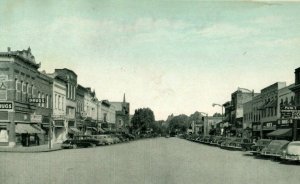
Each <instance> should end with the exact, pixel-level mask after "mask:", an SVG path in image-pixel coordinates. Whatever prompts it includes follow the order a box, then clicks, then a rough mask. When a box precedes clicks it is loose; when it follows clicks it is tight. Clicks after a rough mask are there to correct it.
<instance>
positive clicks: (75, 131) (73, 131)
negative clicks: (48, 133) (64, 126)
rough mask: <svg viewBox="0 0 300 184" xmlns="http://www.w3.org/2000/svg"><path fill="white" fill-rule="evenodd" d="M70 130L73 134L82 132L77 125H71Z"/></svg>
mask: <svg viewBox="0 0 300 184" xmlns="http://www.w3.org/2000/svg"><path fill="white" fill-rule="evenodd" d="M68 132H69V133H71V134H75V133H80V130H78V129H77V128H75V127H69V128H68Z"/></svg>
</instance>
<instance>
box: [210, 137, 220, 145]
mask: <svg viewBox="0 0 300 184" xmlns="http://www.w3.org/2000/svg"><path fill="white" fill-rule="evenodd" d="M221 139H222V136H215V137H213V138H212V141H211V142H210V144H211V145H217V144H218V141H219V140H221Z"/></svg>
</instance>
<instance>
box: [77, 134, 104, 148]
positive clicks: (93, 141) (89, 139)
mask: <svg viewBox="0 0 300 184" xmlns="http://www.w3.org/2000/svg"><path fill="white" fill-rule="evenodd" d="M73 139H74V140H82V141H85V142H89V143H91V144H92V145H96V146H99V145H101V143H100V141H99V140H97V139H95V138H93V137H92V136H91V135H77V136H74V137H73Z"/></svg>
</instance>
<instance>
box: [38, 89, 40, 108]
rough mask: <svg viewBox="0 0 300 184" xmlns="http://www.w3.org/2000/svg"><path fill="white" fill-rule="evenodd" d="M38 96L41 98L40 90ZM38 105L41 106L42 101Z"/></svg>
mask: <svg viewBox="0 0 300 184" xmlns="http://www.w3.org/2000/svg"><path fill="white" fill-rule="evenodd" d="M38 98H41V93H40V92H38ZM38 106H41V103H38Z"/></svg>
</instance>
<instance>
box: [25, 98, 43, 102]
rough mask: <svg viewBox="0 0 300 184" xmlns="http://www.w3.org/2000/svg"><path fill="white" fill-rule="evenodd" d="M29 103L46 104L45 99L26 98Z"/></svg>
mask: <svg viewBox="0 0 300 184" xmlns="http://www.w3.org/2000/svg"><path fill="white" fill-rule="evenodd" d="M28 102H29V103H46V99H45V98H28Z"/></svg>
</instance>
